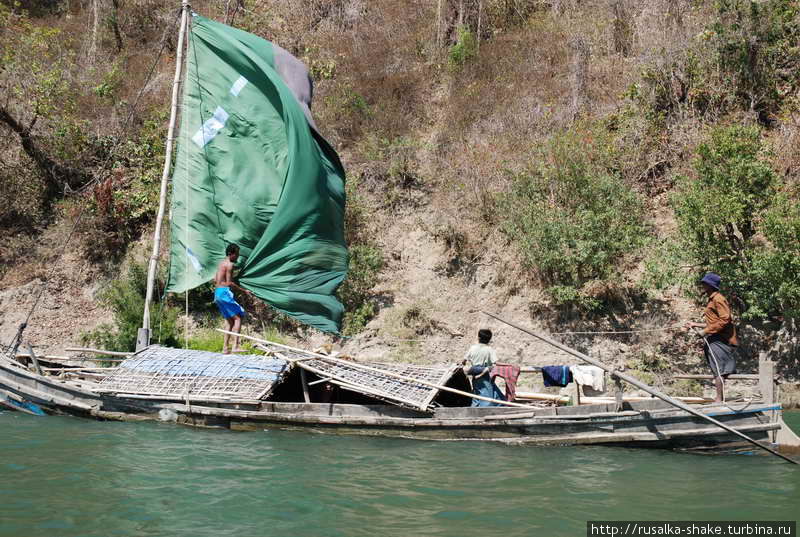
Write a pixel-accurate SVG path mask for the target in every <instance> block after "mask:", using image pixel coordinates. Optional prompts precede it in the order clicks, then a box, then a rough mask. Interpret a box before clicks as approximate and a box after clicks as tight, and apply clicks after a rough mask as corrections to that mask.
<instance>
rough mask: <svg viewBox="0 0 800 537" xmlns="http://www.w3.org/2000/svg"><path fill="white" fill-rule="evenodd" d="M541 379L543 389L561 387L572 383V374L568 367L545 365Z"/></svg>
mask: <svg viewBox="0 0 800 537" xmlns="http://www.w3.org/2000/svg"><path fill="white" fill-rule="evenodd" d="M542 379H543V380H544V385H545V387H548V386H561V387H562V388H563V387H564V386H566V385H567V384H569V383H570V382H572V372H571V371H570V370H569V366H568V365H546V366H544V367H542Z"/></svg>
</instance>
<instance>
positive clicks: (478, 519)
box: [0, 412, 800, 537]
mask: <svg viewBox="0 0 800 537" xmlns="http://www.w3.org/2000/svg"><path fill="white" fill-rule="evenodd" d="M786 417H787V421H790V422H791V424H792V426H793V427H794V428H795V429H800V413H797V412H794V413H787V416H786ZM0 430H1V431H2V433H1V434H0V536H2V537H40V536H41V537H73V536H102V537H106V536H126V537H127V536H135V537H139V536H159V537H160V536H181V537H183V536H186V537H195V536H215V537H216V536H237V537H248V536H362V535H363V536H367V535H368V536H376V535H377V536H383V535H387V536H410V535H425V536H472V535H475V536H494V535H497V536H504V537H506V536H533V535H536V536H544V537H550V536H554V537H560V536H583V535H586V522H587V521H588V520H696V521H700V520H797V519H798V518H800V467H796V466H791V465H789V464H787V463H786V462H783V461H781V460H780V459H778V458H777V457H772V456H748V455H719V456H708V455H690V454H685V453H673V452H669V451H659V450H641V449H624V448H604V447H574V448H573V447H550V448H532V447H519V446H504V445H499V444H488V443H475V442H426V441H413V440H397V439H386V438H370V437H339V436H331V435H323V434H313V433H303V432H289V431H264V432H258V433H253V432H249V433H241V432H239V433H237V432H230V431H217V430H198V429H190V428H185V427H181V426H177V425H172V424H161V423H117V422H96V421H90V420H83V419H78V418H69V417H44V418H37V417H34V416H28V415H24V414H20V413H13V412H0Z"/></svg>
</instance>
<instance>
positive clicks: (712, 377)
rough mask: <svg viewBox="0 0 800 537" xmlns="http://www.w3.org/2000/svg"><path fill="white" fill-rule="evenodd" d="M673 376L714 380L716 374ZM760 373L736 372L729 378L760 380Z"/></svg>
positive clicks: (674, 376) (675, 376) (676, 376)
mask: <svg viewBox="0 0 800 537" xmlns="http://www.w3.org/2000/svg"><path fill="white" fill-rule="evenodd" d="M672 378H676V379H686V380H713V379H714V375H673V376H672ZM758 379H759V376H758V375H751V374H741V375H739V374H734V375H728V380H758Z"/></svg>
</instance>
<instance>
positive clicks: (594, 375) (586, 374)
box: [569, 365, 606, 392]
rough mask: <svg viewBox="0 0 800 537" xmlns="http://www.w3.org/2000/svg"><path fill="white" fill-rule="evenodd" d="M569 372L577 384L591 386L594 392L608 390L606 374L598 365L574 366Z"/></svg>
mask: <svg viewBox="0 0 800 537" xmlns="http://www.w3.org/2000/svg"><path fill="white" fill-rule="evenodd" d="M569 370H570V372H572V379H573V380H574V381H575V383H577V384H580V385H582V386H591V387H592V389H593V390H597V391H599V392H604V391H605V390H606V375H605V373H606V372H605V371H604V370H603V369H601V368H599V367H597V366H596V365H572V366H570V368H569Z"/></svg>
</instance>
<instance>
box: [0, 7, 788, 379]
mask: <svg viewBox="0 0 800 537" xmlns="http://www.w3.org/2000/svg"><path fill="white" fill-rule="evenodd" d="M193 8H194V9H195V10H196V11H198V12H200V13H202V14H204V15H206V16H208V17H212V18H215V19H217V20H220V21H225V22H227V23H229V24H233V25H235V26H236V27H239V28H241V29H244V30H247V31H250V32H253V33H256V34H258V35H260V36H263V37H265V38H266V39H269V40H271V41H274V42H275V43H278V44H280V45H281V46H282V47H284V48H286V49H287V50H289V51H290V52H292V53H293V54H295V55H296V56H297V57H298V58H300V59H302V60H303V61H304V62H305V63H306V64H307V65H308V66H309V68H310V70H311V72H312V76H313V78H314V80H315V96H314V103H313V107H312V111H313V113H314V116H315V118H316V122H317V124H318V125H319V126H320V128H321V130H322V132H323V134H324V135H325V136H326V137H327V138H328V140H329V141H330V142H331V143H332V145H333V146H334V147H335V148H337V150H338V151H339V153H340V155H341V156H342V159H343V162H344V164H345V166H346V169H347V171H348V186H347V188H348V212H347V233H348V241H349V243H350V246H351V256H352V259H351V271H350V276H349V277H348V280H347V281H346V283H345V284H344V285H343V286H342V288H341V289H340V296H341V298H342V300H343V302H344V303H345V305H346V307H347V316H346V319H345V327H344V331H345V334H347V335H348V336H354V339H352V340H348V344H349V345H351V346H353V348H354V349H356V350H357V351H359V352H363V353H366V354H370V353H371V354H373V355H374V356H375V357H379V358H383V359H391V358H403V359H407V360H409V359H410V360H420V361H426V360H428V361H429V360H434V359H452V358H454V357H457V356H458V355H459V354H460V353H461V352H463V350H462V349H463V348H464V346H465V345H466V343H467V342H469V341H470V340H471V339H472V336H473V332H474V331H475V329H476V328H477V327H478V326H479V325H482V324H486V323H487V319H486V317H482V316H481V314H480V310H481V309H489V310H492V309H493V310H495V311H500V312H502V313H503V315H506V316H508V317H509V318H511V319H514V320H516V321H517V322H520V323H522V324H528V325H531V326H538V327H541V328H546V329H549V330H551V331H556V332H559V331H560V332H579V331H582V332H593V331H614V330H643V332H639V333H637V334H625V335H622V336H613V335H597V334H594V335H593V334H583V335H580V334H567V335H565V336H564V337H565V338H566V341H568V342H570V343H571V344H573V345H575V346H578V347H580V348H582V349H583V350H592V351H593V352H598V353H600V354H601V356H602V353H603V352H606V353H607V354H606V358H607V359H608V360H610V361H611V360H613V361H615V362H617V363H618V364H622V365H625V366H627V367H628V368H629V369H634V370H636V371H639V372H640V373H642V374H644V375H651V377H652V378H650V379H649V380H651V381H655V380H659V379H661V377H660V376H659V375H661V374H665V373H668V372H670V371H674V370H678V369H683V370H685V369H697V368H698V367H700V362H699V360H698V359H697V358H696V355H695V354H693V352H692V351H690V348H691V345H692V344H691V343H690V342H689V340H688V338H685V337H684V336H680V335H676V334H675V333H672V332H667V331H662V330H661V329H663V328H666V327H669V326H672V325H674V324H676V323H677V322H683V321H685V320H687V319H688V318H689V317H691V316H694V317H697V315H698V312H699V306H698V303H697V302H696V301H697V298H698V297H697V296H696V294H695V293H696V290H695V289H694V285H693V282H694V281H695V280H697V278H698V277H699V276H701V275H702V274H703V273H704V272H705V271H707V270H713V271H716V272H718V273H719V274H721V275H722V278H723V287H724V289H723V291H724V292H725V293H726V295H727V296H729V298H730V299H731V302H732V304H733V305H734V307H735V309H736V313H737V317H738V319H739V322H740V323H741V327H742V331H743V333H744V334H745V337H744V340H745V344H744V348H743V351H744V352H745V354H746V355H747V356H748V357H749V358H747V359H746V360H745V361H744V364H743V366H744V369H751V368H752V367H754V363H755V362H754V360H755V357H756V356H757V353H758V351H759V350H766V349H772V351H773V353H774V356H775V357H776V359H778V360H779V370H780V371H782V373H783V374H784V375H785V376H787V377H788V378H795V377H796V375H797V365H798V364H797V361H798V356H800V353H799V352H798V349H797V339H796V338H797V336H796V333H797V330H796V323H797V319H798V317H799V316H800V208H799V207H800V206H798V204H797V201H798V196H799V195H800V191H799V190H798V189H799V188H800V183H799V182H798V175H799V174H800V168H799V167H798V166H800V143H799V142H800V139H799V138H798V133H800V116H799V115H798V114H799V113H800V97H799V96H798V76H799V75H798V73H800V46H799V45H798V43H800V2H797V1H793V0H760V1H750V0H716V1H711V0H705V1H703V0H651V1H648V2H637V1H634V0H583V1H581V0H551V1H542V0H424V1H422V0H420V1H413V0H409V1H404V2H394V1H384V0H371V1H366V0H291V1H290V0H260V1H259V0H226V1H224V2H223V1H221V0H219V1H198V2H196V3H193ZM178 13H179V5H178V4H177V3H174V2H173V3H168V2H165V1H163V0H131V1H128V2H119V1H118V0H83V1H78V2H74V1H73V2H66V1H58V0H48V1H33V0H31V1H23V2H14V3H10V2H8V1H7V0H3V1H0V92H2V93H1V94H0V134H2V136H3V139H4V140H6V143H5V144H4V145H3V147H0V190H2V192H3V193H4V203H3V204H2V205H0V228H2V231H3V235H4V240H3V241H2V244H0V278H1V280H0V289H3V290H4V291H3V293H5V295H4V296H6V297H7V299H6V302H4V303H3V304H4V309H6V308H10V307H11V306H12V305H13V306H16V307H18V308H22V309H25V308H27V307H29V306H30V304H31V302H32V300H31V299H29V298H26V299H25V300H23V299H18V297H17V298H15V297H16V295H14V290H15V289H22V288H25V289H28V291H26V293H27V294H26V295H25V296H26V297H32V296H34V295H35V293H33V292H31V291H30V288H29V287H26V286H30V282H38V281H43V280H45V279H47V280H48V281H49V279H51V278H53V277H60V278H72V280H73V281H78V282H79V283H78V284H77V285H78V287H81V286H86V285H88V284H89V283H88V282H89V281H92V282H94V281H95V280H99V281H100V282H101V284H100V285H99V286H98V287H97V288H93V289H94V291H93V293H92V299H93V300H101V301H102V300H105V302H103V303H104V304H105V307H106V308H111V306H112V304H113V303H115V301H114V300H112V299H111V298H108V297H113V296H125V293H127V292H131V289H132V287H131V286H134V287H135V286H136V285H138V284H135V283H130V284H125V281H127V280H126V278H128V279H129V280H130V281H133V280H132V279H131V278H133V276H130V275H129V276H126V275H125V274H128V273H129V274H135V273H136V271H137V270H139V269H136V264H137V263H140V262H141V259H142V258H143V257H144V255H146V254H144V252H145V251H146V250H147V246H143V244H144V243H143V242H142V238H143V237H144V236H146V232H148V231H149V230H150V229H151V226H152V223H153V220H154V214H155V209H156V206H157V196H158V183H159V181H160V176H161V169H162V166H163V162H162V158H163V152H164V137H165V131H166V120H167V117H168V106H169V93H170V86H171V80H172V70H173V69H174V67H173V65H174V58H175V52H176V51H175V47H176V42H177V26H176V24H177V16H178ZM76 223H77V224H76ZM73 225H74V226H75V227H74V230H73ZM68 237H69V239H70V240H69V241H68V242H67V241H66V239H67V238H68ZM134 245H136V247H135V248H133V247H132V246H134ZM62 250H63V252H64V253H63V254H62ZM137 251H138V252H139V253H136V252H137ZM65 260H66V261H65ZM67 261H69V263H71V265H67V264H65V263H66V262H67ZM121 266H124V267H128V266H130V269H128V268H126V269H124V270H121V269H120V267H121ZM75 267H79V268H75ZM126 271H128V272H126ZM76 272H77V273H78V276H76V275H75V273H76ZM120 275H121V276H120ZM117 276H119V278H116V277H117ZM81 282H82V283H81ZM48 285H50V284H48ZM126 285H128V287H126ZM48 289H50V288H48ZM205 291H206V290H199V291H196V292H195V293H192V294H191V295H190V297H189V298H188V299H187V300H189V301H191V303H192V308H191V310H192V319H191V322H189V323H187V322H185V321H186V320H185V319H184V321H181V322H178V321H176V316H177V315H178V313H179V311H178V310H179V309H183V308H184V297H172V298H168V299H167V300H166V301H165V302H164V303H163V304H162V305H161V306H160V307H159V308H157V312H158V315H164V314H165V313H164V312H166V315H167V319H168V322H167V326H168V327H169V329H170V330H171V331H172V332H171V333H170V334H165V336H164V337H165V338H170V337H172V338H183V337H185V336H188V335H189V334H188V333H184V332H183V331H185V330H194V331H198V330H200V331H202V329H203V327H210V326H213V323H214V321H215V320H216V319H215V317H214V313H213V310H210V309H209V307H208V306H209V305H208V298H207V295H205V294H203V293H205ZM48 293H49V294H48V296H50V295H52V296H56V295H57V294H58V289H54V290H48ZM115 293H116V294H115ZM103 297H106V298H105V299H104V298H103ZM26 300H27V302H26ZM132 302H135V301H124V300H123V301H120V300H116V303H117V304H118V305H117V307H116V308H115V309H114V311H116V312H117V314H116V317H115V318H116V319H117V322H116V328H115V326H114V322H115V321H114V319H112V318H111V317H109V315H108V312H110V311H111V310H102V309H101V310H98V312H97V314H96V315H95V316H93V317H92V318H91V319H86V321H87V322H86V323H85V324H86V326H85V327H84V328H85V330H84V333H86V334H88V335H87V336H86V337H88V338H89V339H90V340H91V338H92V337H93V336H92V334H91V333H88V332H86V330H88V328H93V327H95V326H96V325H97V324H98V323H100V322H102V321H105V322H110V323H111V325H109V326H106V327H103V328H102V330H101V332H105V335H104V336H103V337H104V338H105V339H102V342H103V344H105V345H108V346H116V347H119V348H124V347H126V346H128V345H130V344H131V341H130V337H131V336H130V334H131V332H130V331H129V327H127V326H123V325H125V323H126V321H120V320H119V319H122V318H124V317H126V315H120V314H119V308H120V307H121V306H119V304H120V303H128V304H130V303H132ZM68 307H69V306H68ZM137 307H138V306H137ZM248 307H249V309H250V310H252V311H254V313H255V315H254V316H252V318H251V320H250V322H251V329H253V330H256V331H265V330H273V331H275V330H278V331H281V332H283V333H284V334H287V335H288V336H291V337H312V339H313V337H316V336H310V335H309V334H307V333H306V332H305V331H304V329H303V328H302V327H299V326H297V325H296V324H295V323H293V322H292V321H291V320H289V319H286V318H284V317H282V316H280V315H276V314H275V313H274V312H272V311H271V310H270V309H269V308H268V307H266V306H264V305H257V304H249V305H248ZM103 312H106V313H103ZM4 316H5V318H4V319H3V324H0V328H1V329H2V334H3V337H4V338H5V339H8V334H11V335H13V333H14V331H15V330H16V325H15V322H16V319H17V317H14V321H13V322H12V317H11V316H10V315H9V314H5V313H4ZM130 317H131V318H135V315H132V316H130ZM57 319H61V320H62V321H63V316H55V317H54V316H50V317H48V316H47V315H43V316H42V317H41V322H42V323H44V324H45V325H47V324H48V323H50V324H53V323H57V322H59V321H58V320H57ZM120 323H121V324H120ZM154 324H155V323H154ZM493 328H496V329H497V330H498V332H499V333H500V334H502V336H503V338H504V339H503V340H501V341H500V342H498V344H499V345H500V347H501V350H503V351H504V352H505V355H506V357H507V358H509V359H511V360H517V361H521V360H525V361H535V360H539V361H541V360H544V359H545V357H544V355H543V352H544V350H543V349H540V348H538V347H530V344H529V343H527V342H523V340H522V339H521V337H520V335H519V334H515V333H513V332H511V331H510V330H509V329H506V328H502V327H501V326H499V325H493ZM123 333H124V334H128V335H127V336H124V337H123V336H122V334H123ZM108 334H112V336H109V335H108ZM117 335H119V337H116V336H117ZM94 337H95V338H97V337H99V336H97V335H96V334H95V336H94ZM95 340H96V341H97V339H95ZM740 369H743V368H742V367H740ZM653 376H655V377H657V378H655V377H653ZM686 389H687V390H689V388H686Z"/></svg>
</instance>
